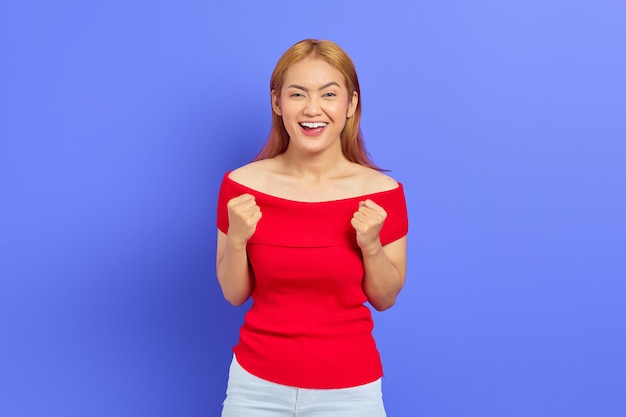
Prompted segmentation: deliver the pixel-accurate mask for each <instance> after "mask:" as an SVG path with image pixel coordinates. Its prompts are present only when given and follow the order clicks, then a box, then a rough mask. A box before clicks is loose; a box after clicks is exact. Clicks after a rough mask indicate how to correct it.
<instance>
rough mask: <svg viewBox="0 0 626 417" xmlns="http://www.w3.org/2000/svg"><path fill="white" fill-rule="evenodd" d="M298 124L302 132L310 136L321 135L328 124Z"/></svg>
mask: <svg viewBox="0 0 626 417" xmlns="http://www.w3.org/2000/svg"><path fill="white" fill-rule="evenodd" d="M299 124H300V126H301V127H302V130H304V132H305V133H307V134H310V135H311V134H313V135H314V134H319V133H322V131H323V130H324V128H325V127H326V126H327V125H328V123H324V122H302V123H299Z"/></svg>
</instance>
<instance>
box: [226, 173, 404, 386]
mask: <svg viewBox="0 0 626 417" xmlns="http://www.w3.org/2000/svg"><path fill="white" fill-rule="evenodd" d="M243 193H249V194H252V195H254V196H255V198H256V202H257V204H258V205H259V207H260V209H261V212H262V214H263V217H262V218H261V220H260V221H259V223H258V224H257V229H256V232H255V233H254V235H253V236H252V238H251V239H250V240H249V241H248V246H247V251H248V260H249V262H250V265H251V270H252V273H253V277H254V288H253V290H252V299H253V304H252V306H251V308H250V310H249V311H248V312H247V313H246V316H245V320H244V324H243V326H242V327H241V331H240V338H239V343H238V344H237V345H236V346H235V347H234V348H233V351H234V352H235V355H236V356H237V360H238V362H239V363H240V364H241V366H242V367H243V368H244V369H246V370H247V371H248V372H250V373H251V374H253V375H256V376H258V377H259V378H263V379H265V380H268V381H272V382H275V383H279V384H283V385H289V386H294V387H299V388H318V389H327V388H345V387H352V386H357V385H362V384H366V383H369V382H372V381H375V380H376V379H378V378H380V377H381V376H382V366H381V361H380V355H379V353H378V350H377V348H376V344H375V342H374V338H373V337H372V329H373V322H372V315H371V312H370V310H369V308H368V307H367V306H365V305H364V303H365V302H366V301H367V297H366V295H365V294H364V292H363V289H362V286H361V283H362V279H363V261H362V257H361V251H360V249H359V247H358V245H357V243H356V235H355V231H354V229H353V228H352V225H351V224H350V220H351V219H352V215H353V214H354V212H355V211H357V209H358V204H359V202H360V201H362V200H365V199H366V198H369V199H371V200H373V201H374V202H376V203H377V204H378V205H380V206H382V207H383V208H384V209H385V211H386V212H387V219H386V220H385V223H384V225H383V228H382V230H381V233H380V238H381V242H382V244H383V245H385V244H387V243H390V242H393V241H395V240H397V239H399V238H401V237H403V236H405V235H406V233H407V231H408V220H407V211H406V202H405V198H404V190H403V187H402V184H400V185H399V186H398V187H397V188H395V189H393V190H389V191H383V192H378V193H374V194H368V195H363V196H358V197H351V198H346V199H341V200H333V201H323V202H301V201H293V200H288V199H284V198H280V197H275V196H272V195H268V194H264V193H261V192H259V191H256V190H253V189H251V188H248V187H246V186H244V185H242V184H239V183H237V182H235V181H233V180H232V179H230V177H229V176H228V173H227V174H225V175H224V179H223V181H222V185H221V188H220V193H219V198H218V210H217V226H218V228H219V230H221V231H222V232H224V233H227V232H228V209H227V207H226V204H227V203H228V201H229V200H230V199H231V198H233V197H236V196H239V195H241V194H243Z"/></svg>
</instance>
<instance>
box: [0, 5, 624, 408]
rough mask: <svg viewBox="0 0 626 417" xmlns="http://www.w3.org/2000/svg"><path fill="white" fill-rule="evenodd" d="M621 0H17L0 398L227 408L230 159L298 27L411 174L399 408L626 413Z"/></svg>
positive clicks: (391, 349) (261, 118) (5, 18)
mask: <svg viewBox="0 0 626 417" xmlns="http://www.w3.org/2000/svg"><path fill="white" fill-rule="evenodd" d="M624 22H626V3H624V2H623V1H617V0H616V1H608V0H598V1H594V2H583V1H564V0H563V1H544V0H542V1H524V2H519V1H512V0H504V1H469V2H468V1H447V2H441V1H422V2H409V1H399V0H390V1H387V2H372V3H368V2H362V1H358V2H357V1H354V2H348V1H345V2H341V1H327V0H320V1H318V2H314V3H310V2H304V3H300V2H287V1H285V2H280V1H249V2H243V1H229V2H226V1H222V2H216V1H187V0H184V1H158V0H157V1H146V0H130V1H129V0H125V1H119V0H110V1H108V2H97V3H96V2H81V1H69V0H59V1H55V2H44V1H28V0H25V1H10V0H4V1H2V3H0V59H1V65H0V415H1V416H3V417H18V416H19V417H22V416H29V417H30V416H46V417H49V416H59V417H74V416H76V417H78V416H80V417H84V416H89V417H100V416H103V417H104V416H106V417H108V416H117V417H123V416H129V417H137V416H152V417H160V416H186V417H187V416H188V417H192V416H198V417H200V416H218V415H219V410H220V403H221V401H222V399H223V396H224V390H225V384H226V377H227V368H228V364H229V361H230V358H231V352H230V348H231V346H232V345H233V344H234V343H235V342H236V340H237V334H238V327H239V325H240V323H241V321H242V317H243V314H244V311H245V309H244V308H234V307H232V306H230V305H229V304H228V303H227V302H226V301H224V300H223V298H222V295H221V293H220V290H219V286H218V284H217V281H216V278H215V272H214V269H215V260H214V259H215V258H214V256H215V236H216V228H215V206H216V200H217V191H218V187H219V182H220V180H221V178H222V175H223V173H224V172H225V171H228V170H231V169H233V168H235V167H237V166H240V165H242V164H244V163H246V162H248V161H249V160H250V159H251V158H252V157H253V156H254V155H255V154H256V152H257V151H258V150H259V149H260V147H261V145H262V144H263V142H264V140H265V138H266V135H267V133H268V131H269V121H270V107H269V96H268V83H269V76H270V73H271V71H272V69H273V66H274V64H275V62H276V60H277V59H278V58H279V56H280V54H281V53H282V52H283V51H284V50H285V49H286V48H288V47H289V46H290V45H292V44H293V43H295V42H296V41H298V40H300V39H302V38H306V37H315V38H328V39H332V40H335V41H336V42H338V43H339V44H340V45H342V46H343V47H344V48H345V49H346V50H347V51H348V53H349V54H350V55H351V56H352V57H353V59H354V61H355V63H356V65H357V69H358V71H359V76H360V79H361V83H362V90H363V91H362V102H363V106H364V107H363V108H364V113H363V125H362V127H363V130H364V132H365V135H366V140H367V144H368V147H369V149H370V151H371V153H372V155H373V156H374V159H375V161H376V162H377V163H378V164H380V165H381V166H383V167H385V168H389V169H391V170H392V171H391V174H392V175H393V176H394V177H395V178H396V179H398V180H399V181H401V182H403V183H404V185H405V188H406V192H407V200H408V205H409V211H410V234H409V254H408V257H409V264H408V277H407V284H406V287H405V289H404V291H403V292H402V294H401V296H400V298H399V300H398V302H397V305H396V306H395V307H394V308H392V309H391V310H389V311H387V312H384V313H375V320H376V329H375V333H376V337H377V340H378V343H379V348H380V350H381V353H382V356H383V362H384V366H385V371H386V377H385V379H384V395H385V399H386V404H387V408H388V414H389V416H390V417H400V416H420V417H464V416H471V417H491V416H493V417H502V416H506V417H526V416H528V417H540V416H549V417H554V416H567V417H578V416H592V417H597V416H602V417H618V416H619V417H623V416H624V415H626V396H625V395H624V393H625V392H626V359H625V357H626V355H624V352H626V331H625V328H626V307H625V301H624V300H625V299H626V284H625V278H626V220H625V214H624V213H626V191H625V189H626V186H625V184H626V162H625V161H626V122H625V115H626V76H625V75H624V74H626V58H625V57H626V55H625V53H624V51H626V25H625V24H624Z"/></svg>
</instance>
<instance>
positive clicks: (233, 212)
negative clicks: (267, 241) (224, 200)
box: [216, 194, 261, 306]
mask: <svg viewBox="0 0 626 417" xmlns="http://www.w3.org/2000/svg"><path fill="white" fill-rule="evenodd" d="M259 219H261V210H260V209H259V206H257V205H256V202H255V199H254V196H252V195H250V194H242V195H240V196H238V197H235V198H233V199H231V200H230V201H229V202H228V224H229V226H228V233H227V234H226V233H223V232H221V231H219V230H218V232H217V258H216V272H217V280H218V281H219V283H220V287H221V288H222V293H223V294H224V298H226V300H228V302H230V303H231V304H233V305H236V306H238V305H241V304H243V303H244V302H245V301H246V300H247V299H248V297H250V293H251V292H252V287H253V285H254V284H253V280H252V275H251V273H250V267H249V265H248V254H247V252H246V248H247V244H248V240H249V239H250V237H252V235H253V234H254V232H255V230H256V225H257V223H258V222H259Z"/></svg>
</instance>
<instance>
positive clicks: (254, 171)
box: [228, 159, 270, 188]
mask: <svg viewBox="0 0 626 417" xmlns="http://www.w3.org/2000/svg"><path fill="white" fill-rule="evenodd" d="M269 161H270V160H268V159H262V160H260V161H254V162H250V163H249V164H246V165H243V166H241V167H239V168H236V169H234V170H232V171H231V172H230V173H229V174H228V177H229V178H230V179H231V180H233V181H235V182H238V183H240V184H242V185H245V186H247V187H252V186H253V185H255V182H256V181H258V179H259V178H263V177H265V175H264V174H266V173H267V171H268V170H269V165H270V164H268V162H269ZM252 188H254V187H252Z"/></svg>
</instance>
